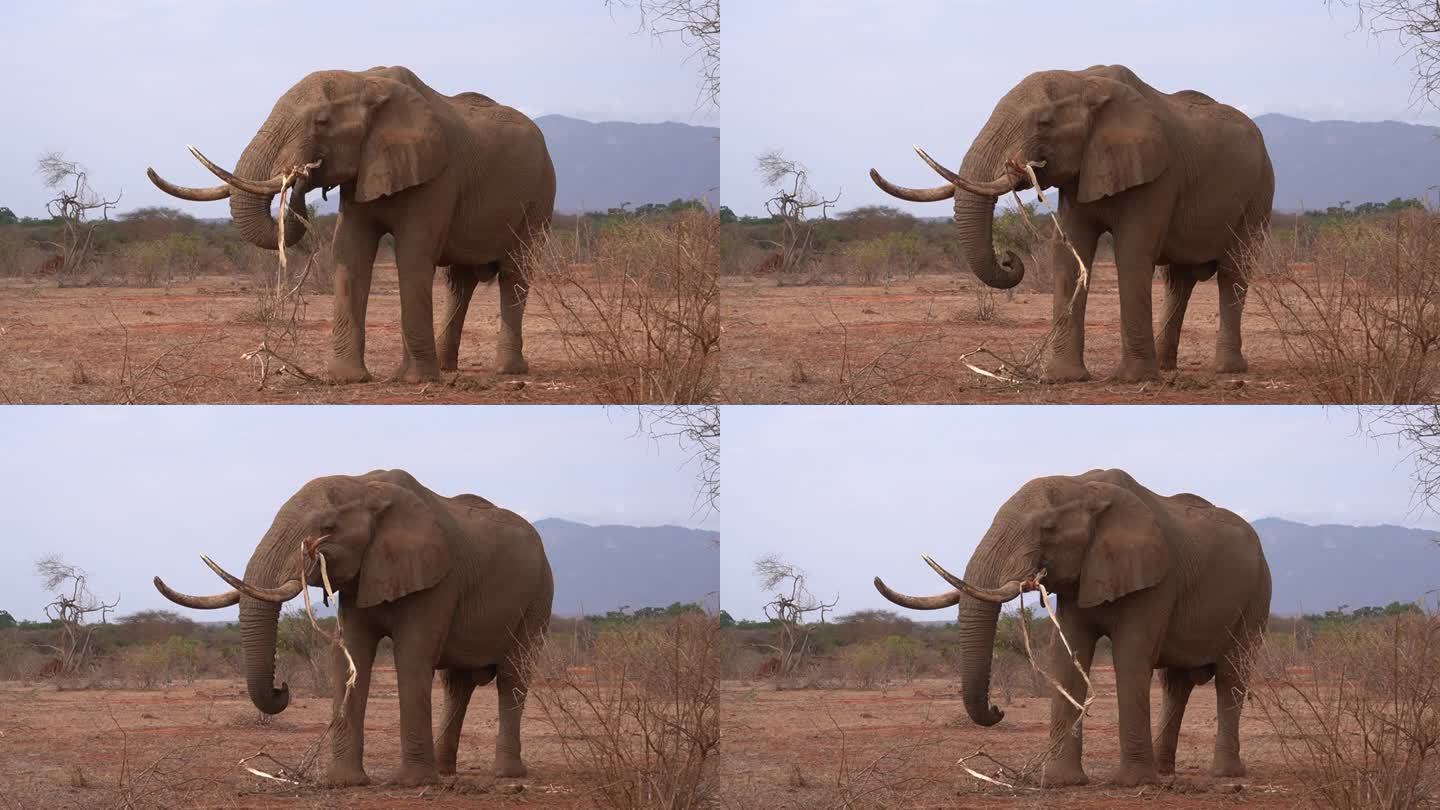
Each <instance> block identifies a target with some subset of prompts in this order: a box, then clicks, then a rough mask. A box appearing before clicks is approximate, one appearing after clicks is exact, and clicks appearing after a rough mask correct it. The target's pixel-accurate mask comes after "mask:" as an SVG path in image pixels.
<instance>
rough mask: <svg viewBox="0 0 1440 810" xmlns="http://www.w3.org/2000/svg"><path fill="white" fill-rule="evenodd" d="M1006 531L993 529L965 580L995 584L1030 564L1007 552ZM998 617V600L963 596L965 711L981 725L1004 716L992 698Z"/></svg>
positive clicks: (989, 724) (983, 585) (962, 626)
mask: <svg viewBox="0 0 1440 810" xmlns="http://www.w3.org/2000/svg"><path fill="white" fill-rule="evenodd" d="M997 532H998V533H997ZM1006 534H1008V532H1007V531H1005V530H1003V529H999V528H992V529H991V533H990V534H987V535H986V537H985V539H983V540H982V541H981V542H980V546H979V547H978V548H976V549H975V554H974V555H973V556H971V558H970V564H969V565H967V566H966V567H965V581H967V582H970V583H974V584H977V585H979V586H981V587H984V588H994V587H996V586H997V585H999V584H1000V583H1002V582H1004V581H1006V580H1007V579H1011V578H1012V577H1009V576H1006V575H1005V574H1006V573H1007V572H1008V571H1009V570H1010V569H1012V568H1016V569H1019V568H1026V567H1028V566H1030V565H1031V563H1029V562H1027V561H1020V560H1012V559H1011V558H1012V556H1013V555H1012V554H1010V553H1007V552H1009V551H1010V549H1008V548H1007V544H1008V541H1007V540H1006V539H1004V537H1003V535H1006ZM1022 556H1025V555H1022ZM1016 563H1018V565H1017V564H1016ZM999 621H1000V605H999V604H997V603H995V602H987V601H984V600H981V599H977V598H975V597H973V596H970V595H968V594H965V595H962V596H961V597H960V627H959V630H960V655H961V661H960V691H961V695H962V696H963V698H964V701H965V712H966V713H967V714H969V715H970V719H971V720H973V721H975V724H976V725H980V726H993V725H995V724H996V723H998V722H1000V719H1001V718H1003V717H1004V716H1005V712H1003V711H1001V710H1000V708H999V707H998V706H995V705H994V704H992V703H991V702H990V665H991V660H992V659H993V657H994V654H995V630H996V626H997V624H998V623H999Z"/></svg>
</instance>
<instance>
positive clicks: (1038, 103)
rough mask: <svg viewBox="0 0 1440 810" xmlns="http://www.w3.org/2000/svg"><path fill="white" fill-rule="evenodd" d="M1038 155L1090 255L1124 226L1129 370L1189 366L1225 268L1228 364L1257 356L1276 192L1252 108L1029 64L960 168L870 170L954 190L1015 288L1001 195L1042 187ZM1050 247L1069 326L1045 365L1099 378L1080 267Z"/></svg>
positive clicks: (1047, 182)
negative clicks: (1251, 263) (1160, 270)
mask: <svg viewBox="0 0 1440 810" xmlns="http://www.w3.org/2000/svg"><path fill="white" fill-rule="evenodd" d="M1030 161H1037V162H1038V161H1044V162H1045V165H1044V166H1043V167H1040V168H1036V169H1035V172H1036V176H1037V178H1038V179H1039V181H1040V185H1041V186H1042V187H1046V188H1056V189H1058V190H1059V196H1060V204H1059V211H1058V214H1059V219H1060V225H1061V227H1062V228H1063V229H1064V232H1065V234H1066V235H1067V236H1068V237H1069V238H1070V240H1071V242H1072V243H1073V244H1074V246H1075V250H1076V252H1077V253H1079V256H1080V259H1081V260H1082V261H1084V262H1085V265H1086V266H1087V267H1090V266H1093V263H1094V259H1095V247H1096V244H1097V242H1098V241H1099V239H1100V235H1101V234H1104V233H1107V232H1108V233H1110V234H1112V235H1113V236H1114V238H1115V264H1116V272H1117V273H1118V274H1119V282H1120V321H1121V331H1122V340H1121V357H1120V367H1119V369H1118V371H1117V372H1116V373H1115V378H1116V379H1117V380H1120V381H1127V382H1128V381H1135V380H1143V379H1151V378H1155V377H1157V376H1158V375H1159V372H1160V370H1161V369H1173V368H1175V367H1176V361H1177V351H1178V346H1179V343H1180V326H1181V324H1182V322H1183V321H1184V319H1185V309H1186V306H1187V305H1188V303H1189V301H1190V293H1191V291H1192V290H1193V289H1194V287H1195V283H1196V282H1197V281H1203V280H1205V279H1208V278H1210V277H1211V276H1215V277H1216V279H1217V283H1218V284H1219V287H1220V329H1219V334H1218V336H1217V338H1216V345H1215V369H1216V371H1219V372H1230V373H1235V372H1243V371H1245V370H1246V368H1247V367H1246V363H1245V358H1244V356H1243V354H1242V353H1241V346H1240V315H1241V311H1242V310H1243V309H1244V305H1245V285H1246V282H1245V274H1244V268H1243V266H1242V259H1243V255H1244V254H1245V251H1246V249H1247V248H1248V247H1249V246H1250V245H1252V244H1254V243H1255V242H1256V241H1257V240H1258V239H1260V238H1261V236H1262V234H1263V233H1264V231H1265V228H1266V226H1267V224H1268V223H1269V219H1270V205H1271V201H1272V198H1273V197H1274V194H1275V175H1274V171H1273V170H1272V168H1271V165H1270V157H1269V154H1268V153H1267V151H1266V149H1265V140H1264V138H1263V137H1262V136H1261V134H1260V129H1259V127H1257V126H1255V123H1254V122H1253V121H1251V120H1250V118H1249V117H1247V116H1246V115H1245V114H1244V113H1242V112H1240V111H1239V110H1237V109H1235V108H1234V107H1230V106H1228V105H1225V104H1219V103H1217V102H1215V100H1214V99H1211V98H1210V97H1209V96H1207V95H1205V94H1204V93H1200V92H1197V91H1194V90H1183V91H1180V92H1178V93H1162V92H1160V91H1159V90H1156V89H1155V88H1153V87H1151V86H1150V85H1148V84H1146V83H1145V82H1143V81H1141V80H1140V79H1139V77H1137V76H1136V75H1135V74H1134V73H1132V72H1131V71H1130V69H1129V68H1126V67H1123V66H1120V65H1109V66H1095V67H1091V68H1087V69H1086V70H1080V71H1068V70H1049V71H1043V72H1040V73H1033V74H1031V75H1029V76H1027V77H1025V78H1024V79H1023V80H1021V82H1020V83H1019V84H1017V85H1016V86H1015V87H1014V89H1012V90H1011V91H1010V92H1009V93H1006V94H1005V96H1004V98H1002V99H1000V102H999V103H998V104H996V105H995V110H994V112H992V113H991V114H990V118H989V120H988V121H986V122H985V126H984V127H983V128H982V129H981V130H980V134H979V135H978V136H977V137H976V138H975V141H974V143H973V144H971V146H970V150H969V151H968V152H967V153H966V154H965V159H964V161H963V162H962V163H961V164H960V170H959V172H958V173H957V172H954V171H952V170H950V169H946V168H945V167H943V166H939V165H938V164H936V165H933V166H932V168H935V170H936V171H937V173H940V174H941V175H942V176H943V177H945V178H946V180H948V181H949V182H947V183H946V184H944V185H942V186H937V187H935V188H929V189H910V188H903V187H900V186H896V185H895V184H893V183H891V182H889V181H888V180H886V179H885V178H883V177H881V176H880V174H879V173H877V172H876V171H875V170H874V169H871V170H870V177H871V179H873V180H874V182H875V183H876V185H878V186H880V188H881V189H883V190H884V191H885V192H886V193H888V194H891V195H893V196H895V197H899V198H900V199H903V200H909V201H912V202H935V201H939V200H948V199H953V200H954V206H955V226H956V230H957V233H958V234H959V240H960V252H961V254H962V255H963V256H964V260H965V263H966V264H968V265H969V267H970V269H971V270H972V271H973V272H974V273H975V275H976V276H978V277H979V278H980V280H981V281H983V282H985V283H986V284H987V285H989V286H991V287H997V288H1002V289H1004V288H1010V287H1014V286H1015V285H1017V284H1019V283H1020V280H1021V279H1022V278H1023V277H1024V275H1025V265H1024V263H1023V262H1022V261H1021V260H1020V257H1018V256H1016V255H1015V254H1014V253H1010V254H1008V255H1007V257H1006V258H1005V260H1004V261H999V260H997V259H996V256H995V247H994V243H993V242H992V241H991V226H992V224H993V222H994V214H995V203H996V200H997V199H998V197H999V196H1000V195H1003V194H1008V193H1009V191H1010V190H1011V189H1024V188H1029V187H1030V185H1031V183H1030V180H1029V179H1028V176H1026V175H1025V174H1023V173H1022V172H1020V171H1018V170H1016V169H1015V168H1014V167H1016V166H1023V165H1024V164H1025V163H1027V162H1030ZM1047 250H1048V252H1049V253H1050V257H1049V258H1050V261H1051V262H1052V266H1053V267H1054V270H1055V272H1054V278H1055V298H1054V322H1055V325H1056V327H1057V328H1056V329H1055V338H1054V343H1053V346H1052V349H1053V350H1052V353H1051V358H1050V361H1049V365H1048V366H1047V368H1046V372H1045V376H1046V378H1047V379H1051V380H1055V381H1071V380H1084V379H1089V376H1090V372H1089V371H1088V370H1087V369H1086V367H1085V304H1086V290H1085V288H1081V290H1080V292H1079V294H1078V295H1077V294H1076V287H1077V278H1078V274H1079V267H1078V266H1077V265H1076V263H1075V257H1074V256H1073V255H1072V254H1071V253H1070V251H1069V249H1067V248H1065V247H1063V246H1062V245H1060V244H1059V243H1054V242H1052V243H1051V244H1049V245H1048V246H1047ZM1156 265H1168V268H1167V272H1166V276H1165V279H1166V298H1165V311H1164V315H1163V318H1162V320H1161V328H1160V338H1159V345H1158V348H1157V345H1156V341H1155V334H1154V329H1153V325H1152V314H1151V303H1150V297H1151V295H1150V293H1151V282H1152V280H1153V278H1154V274H1155V266H1156ZM1072 298H1073V300H1074V303H1073V308H1072V304H1071V300H1072Z"/></svg>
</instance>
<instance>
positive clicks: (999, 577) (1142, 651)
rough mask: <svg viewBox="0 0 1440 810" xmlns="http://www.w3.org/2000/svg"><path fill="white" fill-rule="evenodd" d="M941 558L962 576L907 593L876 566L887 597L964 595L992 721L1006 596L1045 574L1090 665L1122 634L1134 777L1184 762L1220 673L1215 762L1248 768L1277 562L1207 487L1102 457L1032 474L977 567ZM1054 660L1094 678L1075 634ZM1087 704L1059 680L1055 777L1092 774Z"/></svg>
mask: <svg viewBox="0 0 1440 810" xmlns="http://www.w3.org/2000/svg"><path fill="white" fill-rule="evenodd" d="M927 562H929V563H930V565H931V566H932V567H933V568H935V570H936V572H937V573H939V574H940V575H941V576H942V577H944V578H945V579H946V580H947V581H948V582H949V583H950V584H951V585H952V586H954V587H953V589H952V590H950V591H949V592H947V593H942V594H937V595H935V596H923V597H917V596H907V595H905V594H901V593H897V592H895V591H893V590H891V589H890V588H889V587H887V586H886V585H885V583H884V582H882V581H881V580H880V578H879V577H876V578H875V587H876V588H877V589H878V590H879V591H880V593H881V594H882V595H884V596H885V598H886V599H889V600H890V601H891V602H894V603H895V604H897V605H901V606H904V607H908V608H914V609H919V610H935V609H939V608H945V607H951V606H954V605H959V606H960V618H959V632H960V642H961V648H962V651H963V663H962V666H961V690H962V692H963V693H964V701H965V709H966V712H967V713H968V714H969V715H970V718H971V719H972V720H974V721H975V722H976V723H977V724H979V725H982V726H991V725H994V724H996V723H998V722H1000V720H1001V718H1003V717H1004V716H1005V713H1004V712H1003V711H1001V710H1000V709H999V708H998V707H997V706H995V705H993V704H991V703H990V695H989V693H990V664H991V650H992V649H993V645H994V642H995V628H996V621H997V620H998V618H999V615H1000V605H1001V603H1003V602H1005V601H1008V600H1010V599H1013V598H1015V597H1016V596H1018V595H1020V593H1021V592H1023V591H1026V590H1032V589H1034V588H1035V587H1036V583H1035V577H1036V575H1037V573H1038V572H1040V571H1044V572H1045V574H1044V577H1043V584H1044V585H1045V587H1046V588H1047V589H1049V590H1050V591H1052V592H1053V593H1054V594H1055V595H1057V596H1058V597H1059V606H1058V608H1057V611H1056V613H1057V616H1058V619H1059V622H1060V628H1061V630H1062V632H1063V633H1064V635H1065V638H1066V639H1067V640H1068V641H1069V642H1070V645H1071V647H1072V648H1073V649H1074V651H1075V656H1076V660H1077V661H1078V662H1079V663H1080V665H1081V666H1082V667H1083V668H1084V669H1085V670H1086V671H1087V672H1088V671H1089V669H1090V663H1091V659H1092V656H1093V655H1094V652H1095V643H1096V641H1097V640H1098V639H1099V638H1100V637H1101V636H1106V637H1108V638H1109V639H1110V642H1111V645H1112V646H1113V649H1114V659H1115V697H1116V703H1117V704H1118V709H1119V714H1120V723H1119V728H1120V751H1121V762H1120V770H1119V771H1118V773H1117V774H1116V776H1115V781H1116V782H1118V783H1119V784H1122V785H1134V784H1138V783H1142V782H1151V781H1154V780H1155V778H1156V775H1157V773H1166V774H1168V773H1173V772H1174V770H1175V746H1176V743H1177V741H1178V740H1179V736H1180V721H1181V719H1182V717H1183V716H1184V714H1185V704H1186V702H1187V701H1188V700H1189V698H1190V692H1191V690H1192V689H1193V688H1194V687H1195V686H1197V685H1200V684H1204V683H1206V682H1208V681H1209V680H1210V679H1211V678H1213V679H1214V680H1215V695H1216V703H1217V712H1216V714H1217V717H1216V732H1215V753H1214V759H1213V760H1212V763H1211V772H1212V773H1213V774H1214V775H1216V776H1243V775H1244V774H1245V766H1244V764H1242V763H1241V761H1240V730H1239V729H1240V709H1241V707H1242V706H1243V705H1244V702H1245V693H1246V677H1247V674H1248V673H1247V672H1246V666H1247V662H1248V661H1249V660H1251V659H1250V653H1251V651H1252V650H1253V649H1254V648H1255V645H1257V644H1258V643H1259V641H1260V639H1261V638H1262V637H1263V636H1264V631H1265V623H1266V621H1267V619H1268V618H1269V615H1270V569H1269V566H1268V565H1267V564H1266V562H1265V555H1264V553H1263V552H1262V551H1261V549H1260V538H1259V537H1258V536H1257V535H1256V534H1255V530H1254V529H1253V528H1251V527H1250V524H1248V523H1246V522H1245V521H1244V520H1243V519H1242V518H1241V517H1240V516H1238V515H1236V514H1235V513H1234V512H1231V511H1229V510H1227V509H1221V508H1220V507H1217V506H1214V505H1213V504H1211V503H1210V502H1208V501H1206V500H1205V499H1204V498H1201V497H1199V496H1196V495H1190V494H1181V495H1172V496H1168V497H1167V496H1163V495H1157V494H1155V493H1154V492H1151V491H1150V490H1148V489H1146V488H1145V487H1143V486H1141V485H1140V484H1139V483H1137V482H1136V481H1135V479H1133V478H1131V477H1130V476H1129V475H1128V474H1126V473H1125V472H1123V471H1121V470H1092V471H1090V472H1087V473H1085V474H1084V475H1078V476H1051V477H1047V478H1037V479H1035V480H1033V481H1030V482H1028V483H1026V484H1025V485H1024V486H1023V487H1021V488H1020V490H1019V491H1018V492H1017V493H1016V494H1015V495H1013V496H1012V497H1011V498H1010V499H1009V500H1008V501H1006V502H1005V504H1004V505H1003V506H1001V507H1000V510H999V512H998V513H996V515H995V521H994V523H993V524H992V525H991V527H990V530H989V531H988V532H986V534H985V537H984V538H983V539H982V540H981V541H980V545H979V546H978V547H977V548H976V549H975V553H974V555H973V556H971V558H970V564H969V565H968V566H967V567H966V569H965V576H964V578H963V579H962V578H960V577H956V576H955V575H954V574H951V573H949V572H948V571H945V569H943V568H941V567H940V566H939V564H938V563H935V562H934V561H931V560H929V559H928V558H927ZM1051 652H1052V660H1051V661H1050V662H1049V664H1048V666H1049V671H1050V672H1051V673H1052V674H1054V675H1055V676H1056V677H1057V678H1058V679H1059V680H1060V683H1061V684H1062V685H1063V686H1064V688H1065V690H1066V691H1068V692H1069V693H1070V694H1071V695H1073V696H1074V697H1075V699H1076V700H1077V701H1080V702H1082V703H1083V702H1084V701H1085V698H1086V691H1087V690H1086V686H1085V682H1084V680H1083V679H1082V678H1081V676H1080V674H1079V672H1077V671H1076V669H1075V667H1074V664H1073V663H1072V662H1071V660H1070V655H1069V653H1067V652H1066V650H1065V646H1064V645H1063V644H1060V643H1055V644H1052V645H1051ZM1156 669H1159V670H1161V678H1162V682H1163V684H1164V691H1165V699H1164V708H1163V714H1162V716H1161V723H1160V727H1159V731H1158V733H1157V735H1156V737H1155V739H1154V741H1153V743H1152V741H1151V739H1150V730H1151V727H1150V681H1151V677H1152V675H1153V673H1154V670H1156ZM1079 714H1080V713H1079V710H1078V709H1077V708H1076V707H1075V706H1074V705H1072V704H1071V703H1070V702H1069V701H1068V700H1067V699H1066V698H1064V697H1063V696H1061V695H1060V694H1059V693H1058V692H1056V693H1055V694H1054V696H1053V699H1052V702H1051V706H1050V740H1051V745H1052V748H1053V750H1054V751H1055V754H1054V756H1053V757H1052V758H1051V759H1050V760H1049V761H1048V762H1047V763H1046V766H1045V772H1044V779H1045V783H1046V784H1047V785H1051V786H1060V785H1078V784H1085V783H1086V782H1087V781H1088V780H1087V777H1086V775H1085V771H1084V769H1083V768H1082V767H1081V763H1080V754H1081V748H1082V744H1083V739H1082V736H1081V733H1080V729H1079V727H1078V726H1077V725H1076V721H1077V720H1078V719H1079Z"/></svg>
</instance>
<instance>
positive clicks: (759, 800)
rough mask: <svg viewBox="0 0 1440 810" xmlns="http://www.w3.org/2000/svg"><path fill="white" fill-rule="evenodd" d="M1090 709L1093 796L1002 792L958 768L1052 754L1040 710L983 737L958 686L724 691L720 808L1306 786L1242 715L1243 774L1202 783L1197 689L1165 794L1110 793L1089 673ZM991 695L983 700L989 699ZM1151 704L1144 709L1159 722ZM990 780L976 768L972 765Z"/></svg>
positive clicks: (1293, 799) (1200, 693) (1111, 720)
mask: <svg viewBox="0 0 1440 810" xmlns="http://www.w3.org/2000/svg"><path fill="white" fill-rule="evenodd" d="M1091 678H1092V679H1093V680H1094V682H1095V684H1096V690H1097V691H1096V697H1095V701H1094V703H1093V704H1092V706H1091V716H1090V718H1089V719H1087V720H1086V723H1085V759H1084V764H1085V770H1086V773H1087V774H1088V775H1089V777H1090V784H1089V785H1085V786H1082V787H1071V788H1059V789H1045V790H1043V791H1042V790H1035V789H1019V790H1011V789H1007V788H1003V787H997V786H994V785H989V784H986V783H984V782H981V781H980V780H978V779H976V778H974V777H972V776H969V775H967V774H966V773H965V772H964V771H962V770H961V769H960V768H959V767H958V766H957V765H956V764H955V763H956V760H958V759H960V758H961V757H965V756H968V755H971V754H974V753H975V752H976V751H978V750H980V749H981V748H982V747H983V748H984V750H985V752H986V753H987V754H989V755H990V756H992V757H994V758H995V759H996V760H998V761H999V762H1002V763H1004V764H1005V765H1007V766H1012V767H1019V766H1021V765H1023V764H1025V762H1026V761H1027V760H1029V759H1030V758H1032V757H1036V756H1037V755H1039V754H1040V753H1042V752H1043V751H1044V750H1045V748H1046V746H1047V742H1048V734H1049V716H1050V701H1049V699H1048V698H1046V699H1042V698H1035V697H1018V696H1017V697H1015V698H1014V702H1013V703H1011V704H1010V705H1003V706H1002V708H1003V709H1004V710H1005V719H1004V720H1002V721H1001V722H1000V724H999V725H996V726H994V727H991V728H981V727H979V726H976V725H974V724H973V723H971V722H970V720H969V718H968V717H967V716H966V715H965V709H964V705H963V703H962V702H961V699H960V690H959V686H958V684H956V683H955V682H953V681H946V680H922V681H916V682H914V683H911V684H907V685H903V686H897V687H894V688H891V689H888V690H880V689H873V690H852V689H796V690H787V691H777V690H775V689H774V688H773V687H772V686H770V685H769V684H768V683H764V682H756V683H741V682H736V681H727V682H725V683H724V684H723V691H722V700H721V715H720V719H721V728H722V729H723V733H724V741H723V750H724V754H723V758H722V760H721V762H722V764H721V785H722V787H721V790H722V795H723V800H722V804H723V806H725V807H735V808H753V807H793V808H802V807H839V806H847V807H906V808H931V807H934V808H941V807H945V808H954V807H990V806H995V805H1008V806H1020V807H1040V806H1044V807H1086V808H1102V807H1103V808H1117V807H1195V808H1199V807H1216V806H1227V805H1245V806H1247V807H1293V806H1295V805H1297V804H1299V803H1301V800H1302V798H1303V796H1302V793H1301V790H1302V786H1301V784H1300V782H1299V780H1297V779H1296V778H1295V776H1294V775H1293V774H1291V773H1290V772H1289V771H1288V769H1287V768H1286V766H1285V765H1284V764H1283V763H1282V762H1281V760H1280V752H1279V748H1278V742H1277V740H1276V738H1275V736H1274V734H1273V733H1272V732H1270V731H1269V730H1268V729H1267V728H1266V727H1265V726H1264V725H1263V724H1262V723H1260V722H1257V721H1256V719H1255V718H1254V717H1253V716H1252V714H1253V713H1247V714H1245V715H1242V720H1241V736H1240V748H1241V755H1242V756H1243V757H1244V759H1245V762H1246V765H1247V768H1248V770H1249V775H1248V776H1247V777H1245V778H1243V779H1235V778H1223V779H1217V778H1213V777H1211V776H1210V775H1209V768H1210V754H1211V749H1212V746H1213V743H1214V739H1215V690H1214V688H1213V687H1212V686H1209V685H1207V686H1205V687H1201V688H1197V689H1196V690H1195V692H1194V693H1193V695H1192V696H1191V698H1190V705H1189V707H1188V709H1187V711H1186V713H1185V721H1184V724H1183V726H1182V727H1181V732H1180V747H1179V751H1178V753H1177V756H1176V759H1177V763H1176V775H1175V776H1173V777H1166V778H1164V779H1163V780H1162V783H1161V784H1157V785H1147V786H1142V787H1119V786H1117V785H1114V784H1109V783H1108V780H1109V778H1110V775H1111V774H1112V773H1113V772H1114V771H1115V770H1116V769H1117V767H1118V765H1119V756H1120V754H1119V739H1118V737H1117V730H1116V717H1117V714H1116V707H1115V686H1114V683H1115V681H1114V673H1113V670H1111V669H1110V668H1108V667H1099V666H1097V667H1095V668H1094V669H1093V670H1092V671H1091ZM994 697H996V696H992V698H994ZM1160 701H1161V693H1160V691H1159V687H1158V679H1157V684H1156V690H1155V692H1154V694H1153V696H1152V709H1151V713H1152V714H1151V716H1152V718H1154V717H1159V712H1160ZM968 764H969V766H970V767H972V768H974V769H975V770H977V771H979V772H981V773H983V774H986V775H987V776H993V775H995V774H996V772H997V769H996V768H995V766H994V765H993V764H990V763H988V762H984V761H983V760H972V761H971V762H970V763H968Z"/></svg>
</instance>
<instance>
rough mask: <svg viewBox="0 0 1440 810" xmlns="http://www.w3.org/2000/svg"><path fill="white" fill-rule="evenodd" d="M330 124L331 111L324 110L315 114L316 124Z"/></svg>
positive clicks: (319, 125) (318, 125)
mask: <svg viewBox="0 0 1440 810" xmlns="http://www.w3.org/2000/svg"><path fill="white" fill-rule="evenodd" d="M329 125H330V113H328V112H322V113H316V114H315V126H317V127H327V126H329Z"/></svg>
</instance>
